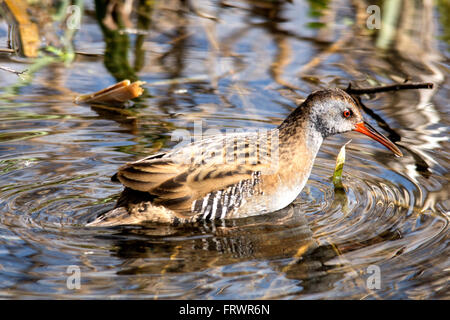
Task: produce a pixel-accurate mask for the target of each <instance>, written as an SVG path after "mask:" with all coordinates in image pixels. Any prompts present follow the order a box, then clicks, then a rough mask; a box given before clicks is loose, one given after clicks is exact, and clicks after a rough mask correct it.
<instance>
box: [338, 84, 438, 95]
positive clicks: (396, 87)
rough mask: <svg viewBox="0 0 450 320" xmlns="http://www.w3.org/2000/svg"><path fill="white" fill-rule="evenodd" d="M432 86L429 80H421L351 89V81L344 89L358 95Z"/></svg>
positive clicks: (431, 87) (429, 87) (430, 87)
mask: <svg viewBox="0 0 450 320" xmlns="http://www.w3.org/2000/svg"><path fill="white" fill-rule="evenodd" d="M433 86H434V84H433V83H431V82H421V83H397V84H392V85H388V86H380V87H372V88H355V89H353V88H352V85H351V83H349V84H348V87H347V89H345V91H346V92H347V93H349V94H357V95H359V94H371V93H379V92H387V91H398V90H408V89H433Z"/></svg>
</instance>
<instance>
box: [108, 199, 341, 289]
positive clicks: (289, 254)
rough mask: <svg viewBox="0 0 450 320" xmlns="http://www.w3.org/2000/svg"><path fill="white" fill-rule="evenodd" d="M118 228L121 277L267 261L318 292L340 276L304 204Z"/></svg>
mask: <svg viewBox="0 0 450 320" xmlns="http://www.w3.org/2000/svg"><path fill="white" fill-rule="evenodd" d="M116 230H117V233H115V234H113V235H109V236H108V238H109V239H110V240H112V241H113V245H112V248H113V249H112V254H113V255H114V256H117V257H120V258H121V259H123V264H122V265H121V270H119V271H118V274H120V275H137V274H140V275H144V274H145V275H158V274H165V275H167V274H173V275H180V274H186V273H192V272H198V271H205V270H207V269H209V268H216V267H219V268H220V267H223V266H227V265H234V264H239V263H245V262H257V261H267V260H268V261H269V263H268V267H269V268H270V269H272V270H273V271H274V272H277V273H282V274H284V275H285V276H286V277H287V278H288V279H299V280H300V279H301V280H302V281H301V286H302V287H303V290H304V289H305V288H309V287H310V288H311V290H312V291H315V290H316V289H317V290H320V286H319V285H318V284H317V281H319V282H320V279H323V280H324V285H325V283H329V282H328V281H330V279H328V277H339V276H340V275H337V274H329V273H328V272H327V270H328V269H329V268H331V267H327V266H325V264H324V263H325V262H326V261H327V260H329V259H331V258H333V257H335V256H336V251H335V250H334V248H333V247H332V246H331V245H322V246H319V245H318V244H317V241H315V240H314V238H313V233H312V231H311V228H310V226H309V225H308V222H307V219H306V217H305V215H304V214H303V213H302V212H301V205H300V204H291V205H290V206H289V207H287V208H285V209H283V210H279V211H277V212H274V213H271V214H266V215H262V216H255V217H249V218H243V219H236V220H230V221H228V220H225V221H212V222H211V221H208V222H201V223H197V224H192V225H183V226H168V225H156V224H148V225H145V226H142V227H135V226H134V227H131V226H129V227H118V228H116ZM101 238H103V239H105V237H104V236H101ZM240 272H242V270H241V271H240ZM248 272H249V273H251V268H249V270H248Z"/></svg>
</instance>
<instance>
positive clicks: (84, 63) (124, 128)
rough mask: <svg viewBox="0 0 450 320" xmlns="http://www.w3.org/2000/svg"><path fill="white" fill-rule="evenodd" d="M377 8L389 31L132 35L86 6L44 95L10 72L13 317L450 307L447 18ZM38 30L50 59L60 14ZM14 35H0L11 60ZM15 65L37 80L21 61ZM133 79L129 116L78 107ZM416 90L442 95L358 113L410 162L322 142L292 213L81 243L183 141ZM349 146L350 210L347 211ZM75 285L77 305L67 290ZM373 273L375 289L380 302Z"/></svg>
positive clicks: (217, 25)
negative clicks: (316, 302) (330, 90)
mask: <svg viewBox="0 0 450 320" xmlns="http://www.w3.org/2000/svg"><path fill="white" fill-rule="evenodd" d="M189 3H191V4H190V5H188V4H189ZM376 3H377V4H378V5H379V6H380V8H381V13H382V18H383V25H382V28H381V29H379V30H378V29H374V30H371V29H369V28H368V27H367V24H366V22H367V18H368V17H369V14H368V13H367V11H366V10H367V7H368V5H369V4H368V3H364V1H350V0H348V1H327V0H324V1H312V0H310V1H306V0H305V1H294V3H289V2H288V1H231V0H230V1H195V2H194V1H191V2H187V1H185V2H182V1H155V2H151V1H150V2H145V1H134V3H133V6H132V10H131V13H130V14H129V15H128V16H127V15H125V17H128V20H127V19H123V17H119V18H118V17H117V15H113V16H108V13H107V4H106V2H104V1H95V2H93V1H86V2H85V3H84V11H83V16H82V23H81V26H80V28H79V29H78V30H77V31H76V33H74V35H73V48H74V50H75V52H77V53H76V55H75V57H74V60H71V59H65V60H66V63H64V62H63V61H61V59H60V60H57V61H54V62H52V63H43V65H42V66H41V67H39V68H36V70H35V72H34V73H33V74H32V77H31V79H29V80H28V81H22V80H20V79H19V77H17V76H16V75H15V74H12V73H9V72H3V71H1V70H0V79H1V83H2V88H1V89H0V298H6V299H10V298H12V299H17V298H68V299H70V298H139V299H140V298H151V299H168V298H177V299H180V298H183V299H184V298H187V299H191V298H192V299H194V298H195V299H234V298H239V299H263V298H270V299H340V298H344V299H361V298H365V299H430V298H433V299H448V298H450V296H449V284H448V282H449V278H450V277H449V275H450V263H449V258H448V257H449V253H450V250H449V246H448V244H449V221H450V216H449V208H450V202H449V197H448V194H449V191H448V190H449V178H450V176H449V163H450V162H449V146H450V144H449V123H450V115H449V110H450V109H449V107H448V101H449V92H450V91H449V86H450V82H449V77H448V75H449V67H450V64H449V62H450V55H449V51H448V44H449V39H450V38H449V35H450V13H449V12H450V6H449V3H448V2H447V1H445V0H444V1H426V0H423V1H388V0H386V1H378V2H376ZM398 3H399V4H400V5H399V6H396V4H398ZM122 9H123V8H122ZM36 10H37V11H34V12H35V13H36V12H38V13H40V15H39V19H37V20H38V22H37V23H40V24H44V25H46V26H47V27H48V26H50V27H48V28H40V32H41V33H43V34H44V35H43V36H44V37H45V40H44V41H48V42H51V39H52V36H53V38H56V39H58V37H61V33H62V32H61V30H64V23H53V24H52V23H48V21H47V22H46V20H45V18H46V17H45V14H44V13H45V12H47V13H48V15H50V13H51V12H52V11H51V10H54V8H47V9H45V6H44V7H42V8H38V9H36ZM122 11H125V9H123V10H122ZM34 18H37V16H35V17H34ZM45 23H47V24H45ZM7 30H8V24H7V23H6V21H5V20H2V22H1V23H0V44H4V47H5V48H6V41H7ZM54 45H55V46H57V44H54ZM40 59H41V60H40V61H41V62H42V59H43V58H40ZM63 60H64V59H63ZM0 65H2V66H7V67H10V68H14V69H16V70H23V69H27V68H28V69H30V68H34V67H33V66H35V65H33V64H32V61H31V60H30V59H23V58H19V57H18V56H17V55H15V54H9V53H0ZM125 78H128V79H131V80H136V79H140V80H143V81H146V82H147V84H146V85H145V89H146V91H145V93H144V95H143V96H142V97H141V98H139V99H137V100H136V101H135V102H134V104H133V105H131V106H129V107H128V108H126V109H114V108H99V107H92V106H84V105H76V104H74V103H72V98H73V96H74V95H76V94H77V93H88V92H93V91H96V90H100V89H101V88H103V87H106V86H108V85H110V84H113V83H114V82H116V81H120V80H122V79H125ZM405 79H409V81H413V82H414V81H415V82H421V81H423V82H433V83H435V87H434V89H432V90H409V91H398V92H390V93H383V94H377V95H371V96H363V97H362V98H363V101H364V103H365V104H366V106H367V107H369V108H370V110H371V111H372V112H371V113H370V114H366V115H365V116H366V119H367V120H368V121H369V122H370V123H372V124H373V125H377V124H378V128H380V130H381V131H382V132H383V133H385V134H386V135H387V136H389V137H390V138H391V139H393V140H399V138H400V141H399V142H398V145H399V146H401V149H402V151H403V153H404V154H405V156H404V157H403V158H395V157H394V156H393V155H392V154H391V153H389V151H387V150H386V149H384V148H383V147H382V146H381V145H379V144H376V143H374V142H373V141H370V140H369V139H367V138H365V137H364V136H362V135H360V134H357V133H355V134H354V133H349V134H346V135H341V136H336V137H333V138H330V139H327V140H326V141H325V143H324V145H323V146H322V148H321V151H320V153H319V155H318V158H317V160H316V162H315V166H314V169H313V172H312V175H311V177H310V179H309V181H308V184H307V187H305V189H304V190H303V192H302V193H301V194H300V196H299V197H298V199H297V200H296V201H295V203H294V204H293V205H291V206H290V207H288V208H287V209H286V210H282V211H280V212H277V213H274V214H271V215H264V216H260V217H255V218H249V219H242V220H235V221H231V222H227V223H226V224H222V223H218V224H215V223H206V224H204V225H200V226H189V227H167V226H160V225H147V226H145V227H122V228H104V229H89V228H85V227H84V226H83V224H84V223H85V222H86V221H87V220H88V219H89V218H90V217H93V216H94V215H95V214H96V213H97V212H99V211H102V210H105V209H107V208H110V207H111V206H113V205H114V202H115V199H116V198H117V196H118V194H119V193H120V191H121V189H122V187H121V186H120V185H118V184H115V183H112V182H111V181H110V176H111V175H112V174H114V173H115V171H116V169H117V168H118V167H119V166H120V165H122V164H124V163H125V162H128V161H133V160H137V159H139V158H142V157H144V156H146V155H149V154H152V153H154V152H157V151H159V150H167V149H169V148H171V147H173V146H174V145H175V144H176V141H172V139H171V137H172V136H171V134H172V132H174V131H175V130H177V129H187V130H190V131H193V128H194V124H195V123H197V124H199V123H200V124H201V125H202V126H203V129H204V130H207V129H211V128H218V129H221V130H225V129H227V128H246V129H248V128H272V127H274V126H276V125H277V124H278V123H280V122H281V121H282V120H283V119H284V117H286V116H287V114H288V113H289V112H290V111H291V110H293V108H295V105H296V102H298V101H300V100H301V99H303V98H305V97H306V96H307V95H308V94H309V93H310V92H311V91H314V90H317V89H319V88H327V87H336V86H337V87H341V88H345V87H346V86H347V85H348V83H349V82H352V83H353V85H358V86H361V87H364V86H376V85H384V84H390V83H394V82H403V81H404V80H405ZM349 139H352V142H351V143H350V144H349V145H348V146H347V162H346V164H345V167H344V185H345V186H346V191H345V192H335V191H334V188H333V184H332V183H331V180H330V176H331V175H332V173H333V169H334V162H335V158H336V155H337V153H338V151H339V149H340V147H341V146H342V145H343V144H344V143H345V142H347V141H348V140H349ZM69 266H77V267H79V270H80V276H81V288H80V289H70V288H68V286H67V279H68V277H69V275H70V273H68V272H67V271H68V267H69ZM371 266H372V267H371ZM373 266H375V267H376V268H379V270H380V276H381V282H380V288H379V289H377V288H373V287H370V285H368V283H369V282H370V281H369V280H370V279H369V277H370V276H371V275H372V273H371V272H370V270H371V269H370V268H373ZM368 268H369V269H368Z"/></svg>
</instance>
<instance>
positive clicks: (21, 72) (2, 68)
mask: <svg viewBox="0 0 450 320" xmlns="http://www.w3.org/2000/svg"><path fill="white" fill-rule="evenodd" d="M0 70H4V71H8V72H11V73H14V74H16V75H17V76H21V75H22V74H24V73H25V72H27V71H28V69H25V70H22V71H17V70H14V69H11V68H9V67H4V66H0Z"/></svg>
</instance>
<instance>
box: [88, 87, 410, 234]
mask: <svg viewBox="0 0 450 320" xmlns="http://www.w3.org/2000/svg"><path fill="white" fill-rule="evenodd" d="M352 130H353V131H358V132H360V133H363V134H365V135H367V136H369V137H371V138H372V139H374V140H376V141H378V142H379V143H381V144H383V145H384V146H385V147H387V148H388V149H390V150H391V151H392V152H393V153H394V154H395V155H396V156H402V153H401V151H400V150H399V149H398V147H397V146H396V145H395V144H394V143H392V142H391V141H390V140H389V139H388V138H386V137H385V136H383V135H382V134H381V133H379V132H377V131H376V130H375V129H374V128H373V127H372V126H370V125H369V124H368V123H367V122H365V121H364V119H363V116H362V114H361V109H360V107H359V105H358V103H357V102H356V101H355V100H354V98H352V97H351V96H350V95H349V94H347V93H346V92H345V91H343V90H340V89H326V90H320V91H316V92H313V93H312V94H310V95H309V96H308V97H307V99H306V100H305V101H304V102H303V103H302V104H301V105H299V106H298V107H297V108H296V109H295V110H294V111H293V112H292V113H291V114H289V116H288V117H287V118H286V119H285V120H284V121H283V122H282V123H281V124H280V125H279V126H278V127H277V128H274V129H271V130H266V131H257V132H255V131H253V132H239V133H232V134H223V135H216V136H212V137H206V138H205V139H203V140H200V141H195V142H193V143H191V144H188V145H185V146H182V147H175V148H174V149H172V150H171V151H168V152H165V153H158V154H155V155H151V156H149V157H146V158H144V159H141V160H139V161H135V162H131V163H128V164H125V165H123V166H122V167H120V168H119V170H118V172H117V173H116V174H115V175H114V176H113V177H112V180H113V181H118V182H121V183H122V184H123V185H124V186H125V189H124V190H123V192H122V194H121V195H120V197H119V199H118V201H117V204H116V207H115V208H114V209H113V210H111V211H108V212H106V213H103V214H101V215H99V216H98V217H97V218H95V219H94V220H93V221H91V222H89V223H88V224H87V225H88V226H115V225H126V224H139V223H142V222H145V221H152V222H160V223H170V224H178V223H185V222H193V221H198V220H200V219H208V220H209V219H231V218H241V217H248V216H253V215H259V214H265V213H269V212H274V211H276V210H279V209H282V208H284V207H286V206H288V205H289V204H290V203H291V202H292V201H294V200H295V198H296V197H297V196H298V195H299V194H300V192H301V191H302V189H303V187H304V186H305V184H306V181H307V180H308V178H309V175H310V173H311V169H312V167H313V163H314V160H315V158H316V155H317V153H318V151H319V148H320V146H321V144H322V142H323V140H324V139H325V138H327V137H329V136H331V135H334V134H338V133H344V132H348V131H352Z"/></svg>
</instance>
